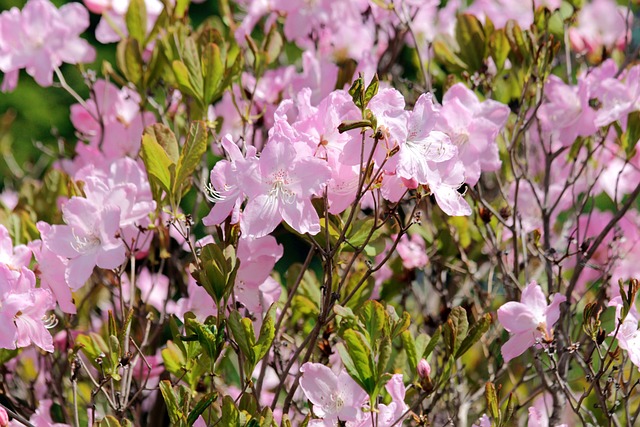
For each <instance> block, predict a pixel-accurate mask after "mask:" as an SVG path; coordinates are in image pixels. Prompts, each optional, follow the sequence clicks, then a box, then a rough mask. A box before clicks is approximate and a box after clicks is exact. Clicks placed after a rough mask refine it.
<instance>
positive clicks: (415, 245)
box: [396, 233, 429, 270]
mask: <svg viewBox="0 0 640 427" xmlns="http://www.w3.org/2000/svg"><path fill="white" fill-rule="evenodd" d="M396 249H397V251H398V255H400V258H401V259H402V265H403V266H404V268H407V269H410V270H411V269H414V268H422V267H424V266H425V265H427V262H429V257H428V256H427V249H426V247H425V243H424V238H423V237H422V236H421V235H419V234H418V233H414V234H412V235H411V237H409V236H408V235H406V234H404V235H403V236H402V237H401V238H400V242H399V243H398V246H397V248H396Z"/></svg>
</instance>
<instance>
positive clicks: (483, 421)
mask: <svg viewBox="0 0 640 427" xmlns="http://www.w3.org/2000/svg"><path fill="white" fill-rule="evenodd" d="M471 427H491V419H490V418H489V417H488V416H487V414H482V416H481V417H480V419H479V420H478V421H476V422H475V423H474V424H473V425H472V426H471Z"/></svg>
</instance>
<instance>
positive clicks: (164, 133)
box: [144, 123, 180, 163]
mask: <svg viewBox="0 0 640 427" xmlns="http://www.w3.org/2000/svg"><path fill="white" fill-rule="evenodd" d="M144 134H145V135H151V136H152V137H154V138H155V140H156V141H157V142H158V144H160V146H161V147H162V148H163V149H164V152H165V153H167V157H169V160H171V161H172V162H173V163H178V158H179V157H180V147H179V146H178V141H177V140H176V136H175V135H174V134H173V131H172V130H171V129H169V128H168V127H167V126H165V125H163V124H162V123H154V124H152V125H149V126H147V127H146V128H145V129H144Z"/></svg>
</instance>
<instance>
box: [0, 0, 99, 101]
mask: <svg viewBox="0 0 640 427" xmlns="http://www.w3.org/2000/svg"><path fill="white" fill-rule="evenodd" d="M88 26H89V13H88V12H87V9H85V8H84V7H83V6H82V5H81V4H79V3H69V4H66V5H64V6H62V7H61V8H60V9H56V7H55V6H54V5H53V4H52V3H51V2H49V1H48V0H29V1H28V2H27V4H26V5H25V6H24V8H23V9H22V10H19V9H18V8H16V7H13V8H11V9H9V10H7V11H4V12H2V14H0V71H2V72H4V73H7V74H6V75H5V82H4V83H3V86H2V90H3V91H10V90H13V89H14V88H15V86H16V85H17V83H18V71H19V70H21V69H26V71H27V74H29V75H30V76H32V77H33V78H34V79H35V81H36V82H37V83H38V84H39V85H40V86H44V87H47V86H51V85H52V84H53V72H54V70H55V69H57V68H58V67H60V66H61V65H62V63H63V62H66V63H68V64H78V63H87V62H92V61H93V60H94V58H95V50H94V49H93V48H92V47H91V45H90V44H89V42H87V41H86V40H84V39H82V38H80V34H81V33H82V32H84V31H85V30H86V29H87V27H88Z"/></svg>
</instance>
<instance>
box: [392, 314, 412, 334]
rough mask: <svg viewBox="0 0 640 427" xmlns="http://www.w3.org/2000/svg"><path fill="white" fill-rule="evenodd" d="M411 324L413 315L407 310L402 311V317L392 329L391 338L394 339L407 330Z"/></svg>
mask: <svg viewBox="0 0 640 427" xmlns="http://www.w3.org/2000/svg"><path fill="white" fill-rule="evenodd" d="M409 325H411V316H410V315H409V313H407V312H406V311H403V312H402V318H400V319H398V320H397V321H396V322H395V323H394V324H393V328H392V329H391V339H394V338H395V337H397V336H398V335H400V334H401V333H403V332H404V331H406V330H407V329H408V328H409Z"/></svg>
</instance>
